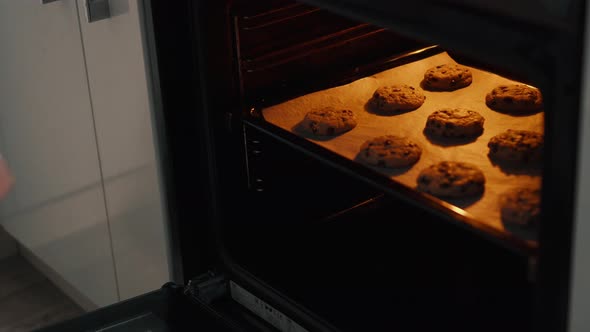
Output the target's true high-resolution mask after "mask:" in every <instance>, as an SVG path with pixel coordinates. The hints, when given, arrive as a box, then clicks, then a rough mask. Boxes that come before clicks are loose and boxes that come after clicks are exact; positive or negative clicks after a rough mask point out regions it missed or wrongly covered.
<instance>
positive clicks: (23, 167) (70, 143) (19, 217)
mask: <svg viewBox="0 0 590 332" xmlns="http://www.w3.org/2000/svg"><path fill="white" fill-rule="evenodd" d="M0 45H2V46H1V47H0V60H1V61H0V151H1V152H2V153H3V154H4V156H5V157H6V159H7V161H8V163H9V165H10V167H11V170H12V172H13V173H14V176H15V178H16V183H15V186H14V188H13V190H12V192H11V193H10V195H9V197H8V198H7V199H6V200H5V201H3V202H2V203H0V205H1V206H2V215H1V217H2V219H1V220H0V222H2V224H3V225H4V226H5V228H6V230H7V231H8V232H9V233H11V234H12V235H13V236H14V237H15V238H16V239H17V240H18V241H19V242H20V243H21V244H22V245H23V246H25V247H26V248H27V249H29V251H31V252H32V253H33V254H34V255H35V256H37V258H39V259H40V260H41V261H43V262H44V263H46V264H47V265H48V266H49V267H50V268H51V269H52V270H54V271H55V272H56V275H58V276H59V277H60V278H61V279H63V280H64V281H66V282H67V283H68V284H69V285H70V286H73V288H74V289H76V290H77V291H79V292H80V293H82V295H83V296H85V297H87V298H88V299H89V300H90V302H91V303H93V304H95V305H96V306H102V305H106V304H110V303H113V302H116V301H117V299H118V296H117V290H116V282H115V280H116V278H115V270H114V264H113V259H112V253H111V248H110V237H109V232H108V224H107V218H106V210H105V204H104V192H103V190H102V183H101V175H100V167H99V159H98V153H97V143H96V139H95V128H94V121H93V116H92V108H91V98H90V94H89V88H88V80H87V75H86V67H85V59H84V52H83V46H82V42H81V33H80V21H79V16H78V9H77V3H76V1H75V0H60V1H55V2H51V3H49V4H45V5H42V4H41V1H39V0H0ZM0 287H1V286H0Z"/></svg>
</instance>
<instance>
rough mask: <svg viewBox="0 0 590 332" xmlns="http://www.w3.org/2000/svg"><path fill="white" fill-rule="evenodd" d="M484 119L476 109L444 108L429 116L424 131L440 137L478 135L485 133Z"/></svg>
mask: <svg viewBox="0 0 590 332" xmlns="http://www.w3.org/2000/svg"><path fill="white" fill-rule="evenodd" d="M484 121H485V119H484V118H483V116H481V114H479V113H477V112H476V111H472V110H468V109H463V108H443V109H440V110H438V111H435V112H433V113H432V114H430V115H429V116H428V119H427V120H426V127H425V129H424V131H425V132H426V133H427V134H429V135H434V136H438V137H461V138H464V137H476V136H479V135H481V134H482V133H483V123H484Z"/></svg>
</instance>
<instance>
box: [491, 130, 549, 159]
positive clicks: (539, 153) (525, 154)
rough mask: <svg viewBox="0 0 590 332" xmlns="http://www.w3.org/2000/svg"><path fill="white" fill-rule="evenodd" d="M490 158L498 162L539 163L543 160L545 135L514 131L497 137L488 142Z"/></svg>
mask: <svg viewBox="0 0 590 332" xmlns="http://www.w3.org/2000/svg"><path fill="white" fill-rule="evenodd" d="M488 148H489V149H490V151H489V156H490V157H491V158H492V159H494V160H497V161H508V162H519V163H528V162H537V161H540V160H541V159H542V158H543V134H541V133H537V132H534V131H530V130H513V129H508V130H507V131H505V132H503V133H501V134H499V135H496V136H494V137H492V138H491V139H490V141H489V142H488Z"/></svg>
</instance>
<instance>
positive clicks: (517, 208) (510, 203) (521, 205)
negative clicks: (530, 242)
mask: <svg viewBox="0 0 590 332" xmlns="http://www.w3.org/2000/svg"><path fill="white" fill-rule="evenodd" d="M540 213H541V190H540V189H538V188H516V189H512V190H509V191H507V192H505V193H504V194H502V195H501V196H500V215H501V216H502V221H503V222H505V223H510V224H516V225H520V226H527V225H531V224H534V223H536V222H537V221H538V220H539V215H540Z"/></svg>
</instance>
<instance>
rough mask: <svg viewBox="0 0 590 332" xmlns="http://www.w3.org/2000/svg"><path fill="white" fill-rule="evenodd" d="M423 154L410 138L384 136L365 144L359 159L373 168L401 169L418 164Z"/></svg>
mask: <svg viewBox="0 0 590 332" xmlns="http://www.w3.org/2000/svg"><path fill="white" fill-rule="evenodd" d="M421 154H422V148H421V147H420V146H419V145H418V144H417V143H415V142H414V141H412V140H410V139H409V138H406V137H401V136H395V135H384V136H379V137H375V138H373V139H370V140H367V141H366V142H365V143H363V145H361V150H360V152H359V155H358V158H359V160H360V161H362V162H364V163H366V164H369V165H373V166H378V167H387V168H399V167H404V166H410V165H412V164H414V163H416V162H417V161H418V159H420V155H421Z"/></svg>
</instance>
